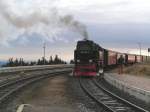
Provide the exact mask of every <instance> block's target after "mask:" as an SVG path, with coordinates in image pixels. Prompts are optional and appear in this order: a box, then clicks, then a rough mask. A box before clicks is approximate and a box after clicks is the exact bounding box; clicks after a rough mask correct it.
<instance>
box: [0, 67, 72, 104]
mask: <svg viewBox="0 0 150 112" xmlns="http://www.w3.org/2000/svg"><path fill="white" fill-rule="evenodd" d="M70 71H71V68H64V69H54V70H47V71H41V72H35V73H33V74H32V75H29V76H26V77H21V78H19V79H15V80H12V81H8V82H5V83H3V84H1V85H0V105H1V104H2V103H3V102H4V101H7V99H8V98H9V97H11V96H12V95H13V94H15V93H16V92H17V91H18V90H20V89H22V88H23V87H25V86H27V85H28V84H31V83H33V82H35V81H39V80H41V79H44V78H47V77H54V76H57V75H60V74H64V73H68V72H70Z"/></svg>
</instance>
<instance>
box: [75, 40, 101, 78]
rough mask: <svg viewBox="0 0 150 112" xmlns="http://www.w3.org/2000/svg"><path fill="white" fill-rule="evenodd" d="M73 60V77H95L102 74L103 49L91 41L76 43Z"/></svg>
mask: <svg viewBox="0 0 150 112" xmlns="http://www.w3.org/2000/svg"><path fill="white" fill-rule="evenodd" d="M74 60H75V68H74V75H75V76H97V75H99V73H101V74H102V73H103V49H102V48H101V47H100V46H99V45H97V44H95V43H94V42H93V41H90V40H83V41H78V43H77V47H76V50H75V51H74Z"/></svg>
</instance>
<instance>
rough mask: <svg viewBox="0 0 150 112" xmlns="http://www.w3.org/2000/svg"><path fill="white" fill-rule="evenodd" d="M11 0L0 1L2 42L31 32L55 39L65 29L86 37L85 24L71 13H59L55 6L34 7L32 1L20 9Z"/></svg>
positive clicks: (0, 37)
mask: <svg viewBox="0 0 150 112" xmlns="http://www.w3.org/2000/svg"><path fill="white" fill-rule="evenodd" d="M13 1H14V2H12V4H10V3H9V0H5V1H4V0H2V1H1V2H0V20H1V22H2V25H1V26H0V39H1V40H2V41H3V42H6V43H7V42H9V41H11V40H15V39H17V38H19V36H20V35H23V34H27V35H30V34H33V33H37V34H40V35H42V37H44V39H46V40H51V39H52V38H56V39H57V38H58V35H60V34H61V33H63V32H66V31H68V32H69V31H72V32H75V33H78V34H80V36H82V37H83V38H86V39H87V38H88V33H87V30H86V27H85V25H83V24H82V23H80V22H79V21H77V20H75V19H74V17H73V16H72V15H60V14H59V12H58V10H57V8H56V7H53V6H51V5H50V6H49V7H48V8H43V7H40V6H39V7H34V5H36V4H34V3H33V6H30V8H29V9H28V8H25V9H26V10H25V9H21V8H20V7H21V6H20V7H18V5H17V4H16V3H15V1H16V0H13ZM16 2H17V1H16ZM42 2H44V1H42ZM19 8H20V9H19ZM45 10H46V11H45ZM27 38H28V37H27ZM59 38H61V37H59Z"/></svg>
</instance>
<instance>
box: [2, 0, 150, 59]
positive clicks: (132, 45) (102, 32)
mask: <svg viewBox="0 0 150 112" xmlns="http://www.w3.org/2000/svg"><path fill="white" fill-rule="evenodd" d="M0 21H1V25H0V60H8V58H10V57H14V58H15V57H18V58H20V57H21V58H24V59H25V60H37V59H38V58H41V57H42V56H43V43H44V42H45V43H46V57H47V59H48V58H49V56H50V55H52V56H55V54H58V55H60V57H62V58H63V59H64V60H66V61H69V60H70V59H73V52H74V49H75V45H76V42H77V41H78V40H81V39H83V38H85V37H87V34H88V38H89V39H91V40H93V41H95V42H97V43H98V44H99V45H100V46H102V47H104V48H107V49H111V50H115V51H120V52H126V53H136V54H139V43H140V44H141V46H142V54H144V55H147V48H148V47H150V46H149V45H150V38H149V36H150V31H149V30H150V1H149V0H105V1H104V0H1V1H0Z"/></svg>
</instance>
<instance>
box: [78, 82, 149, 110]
mask: <svg viewBox="0 0 150 112" xmlns="http://www.w3.org/2000/svg"><path fill="white" fill-rule="evenodd" d="M79 83H80V86H81V88H82V89H83V91H84V92H85V93H86V94H87V95H88V96H89V97H90V98H92V99H93V100H94V101H95V102H96V103H97V104H99V105H100V106H102V107H103V108H104V110H106V111H109V112H149V111H147V110H144V109H142V108H141V107H138V106H136V105H134V104H132V103H130V102H128V101H125V100H124V99H122V98H120V97H118V96H116V95H114V94H113V93H111V92H109V91H107V90H105V89H104V88H101V86H100V85H99V84H97V82H95V80H94V79H79Z"/></svg>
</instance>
